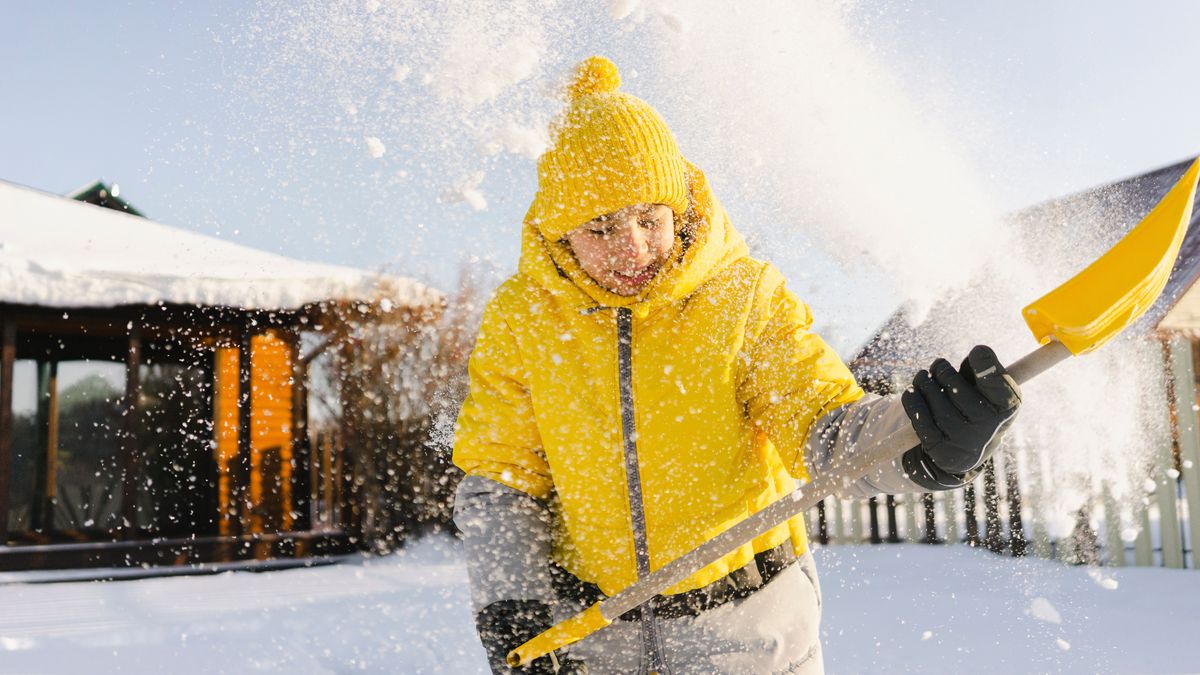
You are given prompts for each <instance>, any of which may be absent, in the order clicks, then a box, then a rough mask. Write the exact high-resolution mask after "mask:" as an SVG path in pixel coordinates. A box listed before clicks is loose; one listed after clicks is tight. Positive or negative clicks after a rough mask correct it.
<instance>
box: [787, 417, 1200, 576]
mask: <svg viewBox="0 0 1200 675" xmlns="http://www.w3.org/2000/svg"><path fill="white" fill-rule="evenodd" d="M1185 431H1186V430H1185ZM1192 449H1193V450H1195V449H1196V448H1192ZM1187 457H1188V454H1187V449H1186V448H1185V449H1184V453H1182V454H1181V453H1178V452H1171V453H1170V454H1169V455H1168V454H1167V453H1164V457H1162V458H1161V459H1163V460H1164V461H1165V462H1167V463H1166V464H1165V465H1166V466H1167V467H1169V468H1167V469H1165V470H1162V471H1159V472H1157V473H1159V474H1161V475H1160V476H1155V477H1153V478H1155V488H1154V490H1153V493H1152V494H1148V495H1147V499H1146V500H1144V503H1143V504H1142V505H1141V507H1140V508H1134V509H1129V508H1125V509H1122V508H1121V507H1120V506H1119V505H1118V504H1117V502H1116V501H1115V500H1114V499H1112V497H1111V495H1110V494H1109V493H1108V492H1107V491H1101V492H1100V493H1099V494H1098V495H1097V496H1096V497H1095V498H1093V499H1092V500H1090V501H1089V502H1088V503H1086V504H1085V505H1084V506H1083V507H1082V508H1080V509H1079V511H1077V512H1076V513H1075V514H1074V520H1075V524H1074V527H1073V528H1072V529H1071V531H1070V532H1069V534H1066V535H1063V536H1058V537H1055V536H1052V535H1051V532H1050V530H1051V529H1052V528H1050V527H1048V525H1047V518H1046V516H1045V512H1044V511H1043V510H1042V509H1040V508H1039V504H1038V503H1037V501H1036V500H1035V499H1033V498H1032V496H1033V492H1031V491H1024V490H1022V486H1021V485H1020V481H1019V480H1018V479H1017V471H1015V470H1006V469H1015V466H1014V462H1015V460H1014V459H1013V457H1012V455H1011V454H1004V455H1003V456H999V457H996V458H993V459H992V460H990V461H989V462H988V463H987V465H985V469H984V471H983V473H982V474H981V475H980V476H979V477H978V478H976V480H975V481H974V482H973V483H972V484H970V485H968V486H966V487H964V488H962V489H959V490H952V491H947V492H941V493H934V494H923V495H922V494H911V495H886V496H880V497H873V498H871V499H869V500H842V499H836V498H828V499H826V500H824V501H823V502H821V503H820V504H818V505H817V507H816V508H814V509H812V510H811V511H810V512H809V516H810V519H809V524H810V536H811V538H812V539H813V540H814V541H817V542H819V543H820V544H822V545H830V544H853V543H871V544H884V543H899V542H920V543H926V544H953V543H962V544H966V545H969V546H978V547H981V548H985V549H988V550H990V551H993V552H995V553H998V554H1004V555H1012V556H1017V557H1020V556H1026V555H1033V556H1037V557H1040V558H1047V559H1054V560H1061V561H1063V562H1066V563H1070V564H1093V565H1095V564H1101V565H1112V566H1126V565H1137V566H1164V567H1172V568H1185V567H1188V568H1195V567H1196V566H1197V565H1196V559H1195V556H1194V555H1193V549H1194V542H1195V540H1196V537H1195V535H1194V534H1193V533H1194V532H1195V526H1196V525H1197V524H1200V523H1197V522H1196V519H1189V518H1188V513H1189V503H1188V502H1189V499H1188V495H1189V494H1190V495H1191V499H1190V501H1191V513H1197V512H1198V510H1200V490H1189V489H1188V488H1190V487H1191V485H1190V484H1188V483H1189V481H1190V479H1191V478H1192V477H1193V476H1194V475H1195V472H1196V471H1197V470H1198V469H1200V461H1196V460H1195V459H1191V460H1189V459H1187ZM1178 464H1182V466H1183V470H1182V471H1180V469H1179V468H1178V466H1177V465H1178ZM1006 465H1008V466H1006ZM1189 520H1190V522H1189ZM1058 529H1060V530H1061V529H1062V528H1058ZM1135 531H1136V535H1133V533H1134V532H1135ZM1123 533H1127V535H1133V536H1132V537H1131V538H1130V539H1131V540H1129V541H1127V540H1126V539H1124V538H1123V537H1122V534H1123Z"/></svg>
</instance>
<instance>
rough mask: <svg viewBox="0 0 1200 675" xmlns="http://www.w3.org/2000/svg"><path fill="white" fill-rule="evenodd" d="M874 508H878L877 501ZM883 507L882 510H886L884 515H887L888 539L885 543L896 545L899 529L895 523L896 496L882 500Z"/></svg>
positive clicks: (889, 496)
mask: <svg viewBox="0 0 1200 675" xmlns="http://www.w3.org/2000/svg"><path fill="white" fill-rule="evenodd" d="M875 506H876V507H877V506H878V500H876V502H875ZM883 506H884V509H886V513H887V515H888V537H887V539H886V540H887V543H889V544H898V543H900V527H899V525H898V522H896V496H895V495H887V498H884V501H883ZM872 543H874V542H872Z"/></svg>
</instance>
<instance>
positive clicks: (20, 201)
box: [0, 180, 445, 310]
mask: <svg viewBox="0 0 1200 675" xmlns="http://www.w3.org/2000/svg"><path fill="white" fill-rule="evenodd" d="M383 298H386V299H387V300H389V301H390V302H392V303H394V304H398V305H403V306H414V307H415V306H428V305H431V304H438V303H441V302H444V300H445V296H444V294H443V293H442V292H440V291H438V290H437V289H434V288H432V287H430V286H428V285H426V284H423V283H421V282H419V281H416V280H414V279H411V278H407V277H399V276H393V275H385V274H382V273H378V272H368V271H364V270H360V269H354V268H350V267H343V266H338V265H330V264H326V263H317V262H310V261H303V260H297V259H294V258H288V257H285V256H282V255H279V254H275V253H271V252H267V251H262V250H260V249H255V248H251V247H248V246H244V245H242V244H237V243H234V242H230V241H228V240H225V239H219V238H216V237H211V236H209V235H205V234H201V233H198V232H193V231H190V230H184V229H180V228H176V227H172V226H168V225H164V224H161V223H158V222H155V221H153V220H149V219H146V218H141V217H137V216H132V215H129V214H126V213H121V212H119V211H115V210H112V209H103V208H98V207H96V206H93V205H91V204H86V203H83V202H79V201H76V200H73V199H69V198H66V197H62V196H59V195H55V194H52V193H48V192H44V191H41V190H37V189H35V188H30V187H26V186H22V185H18V184H15V183H11V182H7V181H2V180H0V303H9V304H22V305H38V306H50V307H76V308H80V307H115V306H122V305H155V304H160V303H168V304H189V305H204V306H215V307H238V308H244V309H277V310H296V309H300V308H302V307H304V306H307V305H311V304H314V303H317V302H321V301H330V300H350V301H375V300H381V299H383Z"/></svg>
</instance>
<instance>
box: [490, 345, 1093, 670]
mask: <svg viewBox="0 0 1200 675" xmlns="http://www.w3.org/2000/svg"><path fill="white" fill-rule="evenodd" d="M1069 356H1071V352H1070V350H1068V349H1067V348H1066V347H1065V346H1063V344H1062V343H1061V342H1057V341H1051V342H1048V343H1047V344H1044V345H1042V346H1041V347H1039V348H1038V349H1036V350H1034V351H1033V352H1030V353H1029V354H1027V355H1026V356H1024V357H1023V358H1021V359H1020V360H1018V361H1016V362H1015V363H1013V365H1012V366H1010V367H1009V368H1008V369H1007V370H1008V372H1009V374H1010V375H1012V377H1013V379H1014V380H1016V381H1017V383H1018V384H1021V383H1024V382H1028V381H1029V380H1031V379H1033V378H1034V377H1036V376H1037V375H1039V374H1041V373H1043V372H1045V371H1046V370H1048V369H1050V368H1051V367H1053V366H1054V365H1055V364H1056V363H1059V362H1060V361H1063V360H1064V359H1066V358H1067V357H1069ZM919 444H920V440H918V439H917V434H916V433H915V432H914V431H913V430H912V427H910V426H904V427H902V428H900V429H897V430H896V431H894V432H892V433H891V434H889V435H887V436H882V437H879V438H865V439H863V440H862V441H861V442H860V443H859V444H858V447H857V448H856V449H855V451H854V452H853V453H849V454H848V455H845V456H843V457H839V458H838V461H837V462H836V463H835V464H834V465H833V466H832V467H831V468H830V470H828V471H825V472H824V473H822V474H821V475H820V476H818V477H817V478H816V479H814V480H812V481H810V482H808V483H806V484H805V485H803V486H801V487H800V488H799V489H797V490H794V491H793V492H792V493H791V494H789V495H787V496H785V497H783V498H781V499H779V500H778V501H775V502H774V503H772V504H771V505H770V506H767V507H766V508H765V509H763V510H761V511H759V512H758V513H755V514H754V515H752V516H750V517H749V518H746V519H745V520H743V521H742V522H740V523H738V524H737V525H734V526H733V527H731V528H729V529H728V530H725V531H724V532H722V533H721V534H718V535H717V536H715V537H713V538H712V539H709V540H708V541H706V542H704V543H703V544H701V545H700V546H697V547H696V548H694V549H692V550H691V551H689V552H687V553H685V554H684V555H682V556H680V557H678V558H676V559H675V560H673V561H671V562H669V563H667V564H666V565H664V566H662V567H660V568H658V569H657V570H654V571H653V572H651V573H650V574H649V575H647V576H645V577H643V578H642V579H641V580H639V581H638V582H637V583H635V584H633V585H632V586H629V587H628V588H626V589H625V590H623V591H621V592H620V593H617V594H616V595H614V596H612V597H611V598H608V599H607V600H603V601H601V602H599V603H597V604H596V605H593V606H592V607H590V608H589V609H588V610H587V611H585V612H581V613H580V614H578V615H576V616H575V617H573V618H571V619H568V620H567V621H566V622H563V623H562V624H559V626H564V625H566V624H574V625H579V626H585V625H592V626H596V625H597V624H598V623H599V622H598V621H596V620H595V618H596V617H595V613H596V612H597V610H598V611H599V615H600V617H602V618H603V625H607V624H608V623H610V622H612V621H613V620H614V619H616V618H617V617H618V616H620V615H622V614H624V613H625V612H628V611H629V610H631V609H633V608H635V607H639V606H641V605H642V604H643V603H645V602H646V601H647V600H649V599H650V598H652V597H654V596H655V595H657V594H659V593H661V592H662V591H663V590H665V589H667V588H670V587H671V586H674V585H675V584H677V583H679V582H681V581H683V580H684V579H687V578H688V577H690V576H692V575H693V574H695V573H696V572H697V571H699V570H700V569H703V568H704V567H707V566H708V565H711V564H712V563H714V562H716V561H717V560H720V559H721V558H722V557H724V556H725V555H726V554H728V553H729V552H730V551H732V550H734V549H736V548H737V547H739V546H741V545H742V544H745V543H746V542H749V541H752V540H753V539H754V538H755V537H757V536H759V535H760V534H762V533H764V532H766V531H767V530H770V529H771V528H773V527H775V526H776V525H778V524H779V523H782V522H784V521H785V520H787V519H789V518H791V517H793V516H796V515H798V514H801V513H803V512H805V511H807V510H808V509H810V508H812V507H813V506H816V505H817V502H820V501H821V500H822V499H825V498H826V497H828V496H830V495H832V494H834V493H836V492H838V491H840V490H841V489H842V488H845V487H849V486H850V485H851V484H852V483H854V482H855V481H857V480H858V479H859V478H862V477H863V476H865V475H867V474H868V473H870V472H871V470H872V469H874V468H875V467H876V466H878V465H880V464H883V463H884V462H888V461H893V460H895V459H897V458H898V457H900V456H901V455H903V454H904V453H905V452H907V451H909V450H910V449H912V448H914V447H916V446H917V445H919ZM585 615H591V616H592V619H593V620H592V621H590V622H589V621H587V617H586V616H585ZM597 629H598V626H597V628H591V629H587V628H585V629H583V630H580V631H575V632H571V631H564V630H558V626H556V627H555V628H551V629H550V631H547V632H546V633H543V634H542V635H540V636H538V637H537V638H534V640H531V641H529V642H527V643H525V644H524V645H522V646H521V647H519V648H518V649H516V650H514V651H513V652H511V653H510V654H509V664H510V665H513V666H517V665H524V664H526V663H529V662H531V661H533V660H534V659H536V658H538V657H540V656H544V655H545V654H548V653H549V652H551V651H553V650H555V649H559V648H560V647H565V646H567V645H569V644H571V643H573V642H577V641H579V640H582V639H583V638H585V637H587V636H588V635H589V634H590V633H591V632H593V631H594V630H597ZM585 631H586V632H585ZM550 632H555V633H554V638H555V639H543V638H547V637H549V634H550Z"/></svg>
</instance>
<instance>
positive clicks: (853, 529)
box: [847, 499, 863, 544]
mask: <svg viewBox="0 0 1200 675" xmlns="http://www.w3.org/2000/svg"><path fill="white" fill-rule="evenodd" d="M847 506H848V507H849V508H850V539H849V541H850V543H851V544H861V543H862V542H863V523H862V507H863V504H862V501H861V500H858V499H854V500H851V501H850V502H849V503H848V504H847Z"/></svg>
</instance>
